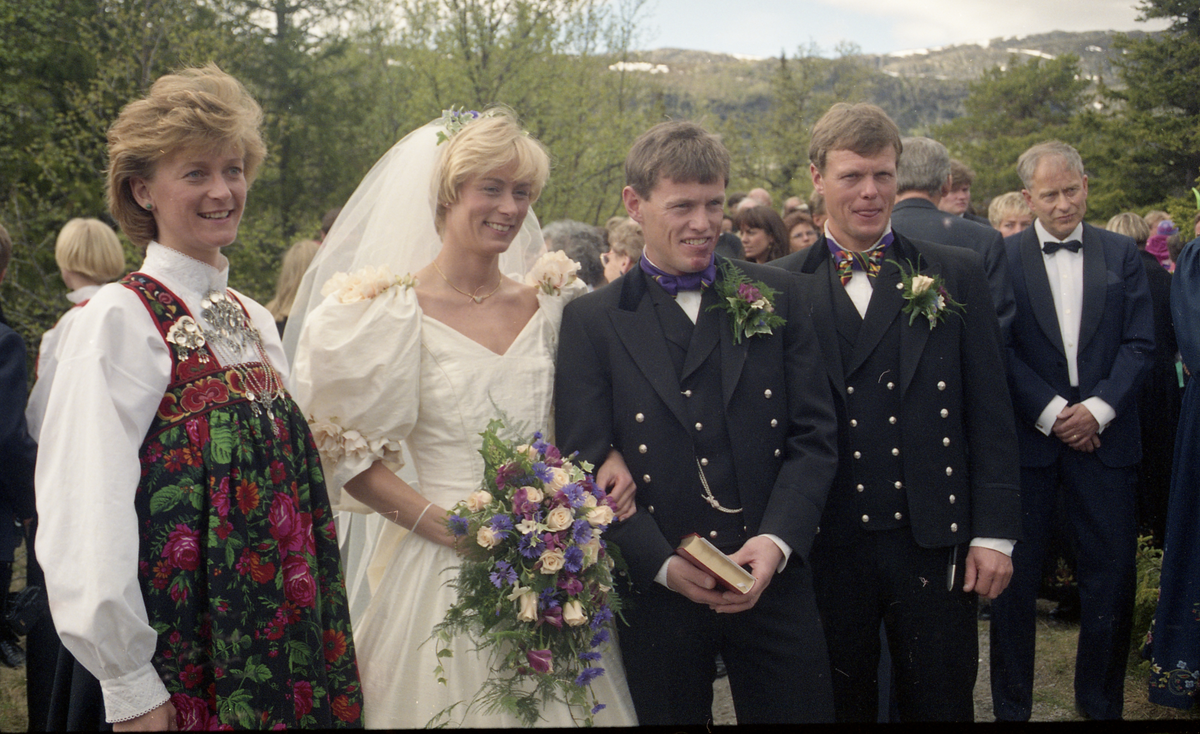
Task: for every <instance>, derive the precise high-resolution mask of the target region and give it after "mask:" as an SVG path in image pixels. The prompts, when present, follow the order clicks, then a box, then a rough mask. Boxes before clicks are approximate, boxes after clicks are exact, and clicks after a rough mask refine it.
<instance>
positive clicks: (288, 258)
mask: <svg viewBox="0 0 1200 734" xmlns="http://www.w3.org/2000/svg"><path fill="white" fill-rule="evenodd" d="M320 247H321V243H320V242H318V241H317V240H297V241H296V242H295V243H294V244H293V245H292V246H291V247H289V248H288V249H287V252H285V253H283V263H282V264H281V265H280V266H279V279H278V280H277V281H276V283H275V297H274V298H272V299H271V301H270V303H268V304H267V310H268V311H270V312H271V315H272V316H274V317H275V320H276V321H283V320H284V319H285V318H287V317H288V316H289V315H290V314H291V313H292V304H293V303H294V302H295V301H296V292H297V291H299V290H300V281H301V280H302V279H303V278H304V273H305V271H307V270H308V265H309V263H311V262H312V259H313V258H314V257H316V256H317V250H318V249H320Z"/></svg>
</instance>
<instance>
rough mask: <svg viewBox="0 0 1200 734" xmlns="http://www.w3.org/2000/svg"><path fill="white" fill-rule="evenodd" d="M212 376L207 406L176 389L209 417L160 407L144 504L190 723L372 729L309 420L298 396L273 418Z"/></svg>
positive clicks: (161, 608)
mask: <svg viewBox="0 0 1200 734" xmlns="http://www.w3.org/2000/svg"><path fill="white" fill-rule="evenodd" d="M203 379H204V380H205V383H204V386H203V387H204V390H203V394H204V396H205V398H204V399H203V400H197V397H196V387H197V386H196V385H195V384H184V385H177V386H173V388H172V389H173V391H174V395H175V397H176V398H177V399H178V400H177V402H176V404H177V405H191V406H192V407H199V408H200V409H199V410H196V411H188V412H187V414H186V415H181V414H179V413H176V414H175V415H171V416H164V415H163V411H162V410H160V414H159V418H157V419H156V422H155V424H154V426H153V427H152V428H151V430H150V432H149V434H148V435H147V438H146V440H145V442H144V443H143V445H142V452H141V460H142V482H141V485H140V486H139V488H138V494H137V499H136V505H137V511H138V521H139V531H140V563H139V566H140V567H139V578H140V581H141V586H142V594H143V596H144V598H145V602H146V607H147V614H148V615H149V620H150V624H151V626H153V627H154V629H155V630H156V631H157V632H158V634H159V641H158V648H157V650H156V652H155V656H154V666H155V668H156V669H157V670H158V672H159V674H160V675H161V676H162V678H163V682H164V683H165V684H166V686H167V690H168V691H169V692H170V694H171V701H172V703H173V704H174V706H175V709H176V714H177V719H178V721H177V723H178V725H179V728H180V729H218V728H220V729H224V728H231V727H232V728H254V729H257V728H288V729H291V728H301V727H303V728H333V727H347V726H360V725H361V724H360V720H361V715H362V692H361V689H360V686H359V680H358V669H357V664H356V662H355V654H354V643H353V641H352V639H351V634H350V619H349V611H348V608H347V604H346V592H345V587H344V583H343V578H342V570H341V562H340V558H339V556H338V548H337V539H336V533H335V530H334V522H333V513H332V512H331V510H330V507H329V499H328V497H327V495H326V492H325V484H324V478H323V476H322V473H321V466H320V463H319V459H318V457H317V451H316V448H315V446H314V444H313V441H312V437H311V435H310V433H309V431H308V426H307V424H306V422H305V420H304V418H303V416H302V414H301V413H300V411H299V409H298V408H297V407H296V406H295V404H294V403H293V402H292V400H291V398H290V397H287V396H284V397H283V398H282V399H281V400H280V399H277V400H276V401H275V411H276V414H275V415H274V416H272V415H270V414H269V413H268V412H267V411H261V410H256V409H255V406H254V405H253V404H251V403H250V402H248V401H247V400H246V399H245V398H244V397H242V396H240V395H239V394H238V392H239V391H238V389H237V388H238V386H237V385H236V379H237V376H236V373H234V372H232V371H230V372H228V373H227V375H222V374H220V373H218V374H216V375H215V376H214V375H211V374H210V375H208V376H206V377H204V378H203ZM231 379H232V381H233V384H231V382H230V380H231ZM189 390H190V392H189ZM171 396H172V392H171V391H169V392H168V400H165V401H164V406H165V405H168V404H169V403H170V400H169V398H170V397H171ZM189 400H190V402H189Z"/></svg>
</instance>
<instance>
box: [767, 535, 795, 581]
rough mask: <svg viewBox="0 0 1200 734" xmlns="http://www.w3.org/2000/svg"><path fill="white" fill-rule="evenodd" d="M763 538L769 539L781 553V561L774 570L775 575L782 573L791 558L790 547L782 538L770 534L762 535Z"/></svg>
mask: <svg viewBox="0 0 1200 734" xmlns="http://www.w3.org/2000/svg"><path fill="white" fill-rule="evenodd" d="M763 537H764V538H770V539H771V542H772V543H774V544H775V545H777V546H779V550H781V551H783V560H782V561H780V562H779V567H778V568H776V569H775V573H783V569H785V568H787V564H788V559H789V558H791V557H792V546H790V545H788V544H787V543H785V542H783V538H780V537H779V536H778V535H772V534H770V533H763Z"/></svg>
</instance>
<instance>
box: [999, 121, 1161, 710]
mask: <svg viewBox="0 0 1200 734" xmlns="http://www.w3.org/2000/svg"><path fill="white" fill-rule="evenodd" d="M1017 172H1018V174H1019V175H1020V176H1021V181H1022V183H1023V184H1024V186H1025V188H1024V191H1023V194H1024V197H1025V200H1026V201H1027V202H1028V203H1029V206H1030V208H1031V209H1033V212H1034V215H1035V216H1036V220H1035V221H1034V224H1033V226H1032V227H1029V228H1028V229H1026V230H1025V231H1023V232H1021V233H1019V234H1015V235H1012V236H1011V237H1009V238H1008V239H1006V240H1005V246H1006V248H1007V251H1008V263H1009V275H1010V277H1011V278H1012V284H1013V296H1014V298H1015V300H1016V308H1017V311H1016V317H1015V319H1014V320H1013V323H1012V327H1011V329H1010V336H1009V339H1008V350H1009V351H1008V354H1009V388H1010V389H1011V390H1012V395H1013V403H1014V407H1015V409H1016V414H1017V437H1018V440H1019V443H1020V450H1021V506H1022V519H1023V523H1024V529H1025V535H1024V539H1025V542H1023V543H1021V544H1020V545H1018V546H1017V549H1016V551H1015V552H1014V554H1013V581H1012V588H1011V589H1010V590H1009V591H1008V593H1006V594H1005V595H1004V596H1003V597H1001V598H1000V599H998V600H997V601H996V603H995V604H993V605H992V629H991V635H992V642H991V673H992V700H993V705H994V707H995V712H996V718H997V719H1000V720H1009V721H1026V720H1028V719H1029V715H1030V710H1031V707H1032V702H1033V660H1034V625H1035V621H1036V610H1035V603H1036V601H1037V591H1038V585H1039V581H1040V578H1041V568H1042V559H1043V556H1044V554H1045V549H1046V541H1047V538H1048V536H1049V535H1050V533H1051V529H1052V523H1053V522H1054V521H1055V520H1054V515H1055V512H1054V508H1055V505H1056V500H1057V499H1058V496H1059V495H1058V493H1059V492H1062V493H1063V496H1062V502H1061V506H1062V507H1063V508H1064V512H1065V517H1063V518H1062V519H1061V520H1062V521H1065V524H1066V526H1067V530H1068V532H1069V533H1070V535H1071V537H1072V539H1073V540H1074V541H1075V551H1076V555H1077V565H1076V575H1077V577H1078V579H1079V596H1080V600H1079V601H1080V607H1081V618H1080V623H1079V650H1078V653H1077V654H1076V660H1075V704H1076V706H1077V708H1078V709H1079V711H1080V712H1081V713H1082V714H1083V715H1084V716H1086V717H1088V718H1092V719H1119V718H1120V716H1121V711H1122V707H1123V704H1124V682H1125V660H1126V658H1127V657H1128V656H1129V635H1130V627H1131V618H1132V613H1133V593H1134V565H1135V564H1134V555H1135V552H1136V542H1137V541H1136V529H1135V523H1134V519H1135V514H1136V510H1135V503H1136V498H1135V496H1134V488H1135V486H1136V484H1137V471H1136V464H1137V462H1138V460H1139V459H1140V458H1141V438H1140V433H1139V431H1140V429H1139V426H1138V411H1137V403H1136V395H1137V388H1138V384H1139V382H1140V381H1141V379H1142V377H1143V375H1144V374H1145V372H1146V370H1147V368H1148V366H1149V363H1150V358H1151V354H1152V353H1153V351H1154V322H1153V316H1152V310H1151V303H1150V291H1149V286H1148V285H1147V280H1146V273H1145V270H1144V269H1143V267H1142V263H1141V261H1140V260H1139V258H1138V253H1137V247H1136V246H1135V244H1134V242H1133V240H1132V239H1130V238H1129V237H1125V236H1123V235H1119V234H1116V233H1113V232H1108V231H1106V230H1102V229H1097V228H1096V227H1093V226H1091V225H1089V224H1085V223H1084V221H1083V217H1084V214H1085V213H1086V212H1087V174H1086V173H1085V172H1084V167H1083V161H1082V160H1081V159H1080V157H1079V153H1077V152H1076V151H1075V149H1074V148H1072V147H1071V146H1069V145H1067V144H1065V143H1062V142H1058V141H1050V142H1047V143H1042V144H1039V145H1035V146H1033V147H1032V148H1030V149H1029V150H1027V151H1025V153H1023V154H1022V155H1021V157H1020V159H1019V160H1018V161H1017Z"/></svg>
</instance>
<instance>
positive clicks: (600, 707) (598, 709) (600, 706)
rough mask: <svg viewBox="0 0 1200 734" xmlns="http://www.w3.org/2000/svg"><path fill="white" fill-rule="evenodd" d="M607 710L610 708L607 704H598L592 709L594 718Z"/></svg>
mask: <svg viewBox="0 0 1200 734" xmlns="http://www.w3.org/2000/svg"><path fill="white" fill-rule="evenodd" d="M606 708H608V706H607V705H606V704H603V703H598V704H596V705H595V706H593V707H592V716H595V715H596V714H598V713H600V712H601V711H603V710H604V709H606Z"/></svg>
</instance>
